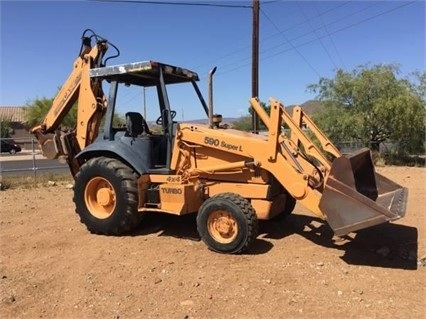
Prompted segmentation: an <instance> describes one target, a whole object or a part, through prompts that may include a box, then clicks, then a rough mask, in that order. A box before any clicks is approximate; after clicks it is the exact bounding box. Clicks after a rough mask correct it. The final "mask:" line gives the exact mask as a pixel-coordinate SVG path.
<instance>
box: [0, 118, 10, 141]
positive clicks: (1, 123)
mask: <svg viewBox="0 0 426 319" xmlns="http://www.w3.org/2000/svg"><path fill="white" fill-rule="evenodd" d="M10 130H11V120H10V119H7V118H3V117H2V118H0V138H8V137H10Z"/></svg>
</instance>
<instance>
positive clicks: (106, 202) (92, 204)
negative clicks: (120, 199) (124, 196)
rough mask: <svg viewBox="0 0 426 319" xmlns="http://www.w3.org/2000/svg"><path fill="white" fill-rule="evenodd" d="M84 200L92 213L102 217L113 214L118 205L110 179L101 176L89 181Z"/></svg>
mask: <svg viewBox="0 0 426 319" xmlns="http://www.w3.org/2000/svg"><path fill="white" fill-rule="evenodd" d="M84 200H85V202H86V206H87V208H88V210H89V212H90V214H92V215H93V216H95V217H97V218H100V219H105V218H108V217H109V216H111V214H112V213H113V212H114V209H115V205H116V195H115V191H114V188H113V187H112V185H111V183H110V182H109V181H108V180H106V179H105V178H103V177H99V176H97V177H94V178H92V179H91V180H90V181H89V182H88V183H87V185H86V189H85V191H84Z"/></svg>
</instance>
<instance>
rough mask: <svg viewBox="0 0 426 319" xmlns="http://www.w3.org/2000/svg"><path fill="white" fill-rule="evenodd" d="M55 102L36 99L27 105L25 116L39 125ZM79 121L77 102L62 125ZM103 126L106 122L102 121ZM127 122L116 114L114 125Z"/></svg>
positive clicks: (28, 120)
mask: <svg viewBox="0 0 426 319" xmlns="http://www.w3.org/2000/svg"><path fill="white" fill-rule="evenodd" d="M52 104H53V98H51V99H48V98H41V99H35V100H34V101H32V102H31V103H29V104H27V106H26V107H25V116H26V120H27V123H28V125H29V126H30V127H33V126H36V125H39V124H41V123H42V122H43V120H44V118H45V116H46V114H47V112H49V110H50V108H51V107H52ZM76 122H77V104H75V105H73V106H72V108H71V110H70V111H69V113H68V114H67V115H66V116H65V118H64V119H63V120H62V123H61V126H62V127H64V128H73V127H74V126H75V124H76ZM101 123H102V124H101V126H102V125H103V123H104V122H101ZM125 123H126V121H125V119H124V116H122V115H119V114H114V117H113V126H115V127H118V126H121V125H124V124H125Z"/></svg>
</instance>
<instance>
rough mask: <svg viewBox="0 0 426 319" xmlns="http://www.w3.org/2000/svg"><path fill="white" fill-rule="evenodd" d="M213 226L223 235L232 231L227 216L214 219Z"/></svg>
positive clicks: (227, 234) (225, 235) (231, 225)
mask: <svg viewBox="0 0 426 319" xmlns="http://www.w3.org/2000/svg"><path fill="white" fill-rule="evenodd" d="M214 227H215V229H216V230H217V231H218V232H219V234H220V235H221V236H224V237H228V236H229V235H230V234H232V233H233V232H234V226H233V222H232V220H230V219H229V218H227V217H220V218H218V219H216V220H215V223H214Z"/></svg>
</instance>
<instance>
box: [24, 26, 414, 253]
mask: <svg viewBox="0 0 426 319" xmlns="http://www.w3.org/2000/svg"><path fill="white" fill-rule="evenodd" d="M82 39H83V40H82V42H83V43H82V47H81V50H80V53H79V55H78V57H77V59H76V61H75V62H74V65H73V69H72V72H71V74H70V76H69V78H68V80H67V81H66V82H65V83H64V85H63V86H62V88H61V90H60V91H59V93H58V94H57V96H56V98H55V99H54V101H53V105H52V107H51V109H50V111H49V112H48V114H47V115H46V117H45V119H44V121H43V123H41V124H40V125H39V126H37V127H35V128H33V129H32V133H33V134H34V135H35V136H36V138H37V140H38V141H39V144H40V146H41V149H42V152H43V154H44V155H45V156H46V157H48V158H50V159H54V158H62V159H65V160H66V161H67V163H68V165H69V168H70V171H71V173H72V175H73V176H74V179H75V186H74V202H75V206H76V212H77V214H78V215H79V216H80V219H81V221H82V223H84V224H85V225H86V227H87V228H88V230H89V231H90V232H92V233H96V234H105V235H120V234H123V233H126V232H129V231H131V230H132V229H134V228H135V227H136V226H138V225H139V224H140V222H141V220H142V219H143V217H144V216H145V215H146V213H147V212H159V213H168V214H174V215H184V214H190V213H197V229H198V232H199V235H200V237H201V239H202V240H203V241H204V242H205V243H206V245H207V246H208V247H209V248H210V249H212V250H214V251H217V252H222V253H241V252H243V251H245V250H246V249H247V248H248V247H249V246H250V244H251V243H253V241H254V240H255V238H256V236H257V234H258V233H257V231H258V220H268V219H272V218H281V217H284V216H286V215H288V214H290V213H291V212H292V211H293V209H294V207H295V204H296V201H298V202H300V203H301V204H303V205H304V206H305V207H306V208H308V209H309V210H310V211H312V213H313V214H315V215H316V216H318V217H320V218H322V219H324V220H326V221H327V223H328V224H329V225H330V226H331V228H332V229H333V231H334V232H335V234H336V235H338V236H341V235H344V234H347V233H349V232H352V231H356V230H359V229H363V228H366V227H370V226H373V225H377V224H381V223H385V222H388V221H392V220H396V219H398V218H401V217H403V216H404V214H405V209H406V201H407V189H406V188H404V187H402V186H400V185H398V184H396V183H394V182H392V181H390V180H389V179H387V178H386V177H384V176H381V175H379V174H377V173H375V170H374V166H373V163H372V160H371V155H370V151H369V150H368V149H363V150H360V151H358V152H356V153H354V154H351V155H349V156H343V155H342V154H341V153H340V152H339V150H338V149H337V148H336V147H335V146H334V145H333V144H332V143H331V141H330V140H329V139H328V138H327V137H326V136H325V135H324V134H323V133H322V132H321V130H320V129H319V128H318V127H317V126H316V125H315V123H314V122H313V121H312V120H311V119H310V118H309V117H308V116H307V115H306V114H305V113H304V111H303V110H302V109H301V108H300V107H296V108H294V110H293V112H292V115H290V114H288V113H287V111H286V109H285V108H284V105H283V104H282V103H281V102H279V101H277V100H275V99H271V100H270V106H271V109H270V114H268V113H267V112H265V110H264V108H262V106H261V104H260V103H259V101H258V99H257V98H252V99H251V100H250V103H251V106H252V108H253V110H254V112H256V113H257V115H258V116H259V118H260V119H261V120H262V122H263V123H264V124H265V126H266V128H267V134H266V135H262V134H253V133H248V132H243V131H239V130H235V129H231V128H228V127H227V126H226V125H223V124H222V123H221V119H222V117H221V116H220V115H218V114H215V113H214V112H213V105H212V103H208V104H207V103H206V102H205V100H204V98H203V96H202V94H201V91H200V89H199V88H198V86H197V83H196V82H197V81H198V80H199V79H198V75H197V73H195V72H193V71H190V70H188V69H185V68H181V67H176V66H172V65H168V64H164V63H159V62H155V61H144V62H134V63H128V64H120V65H111V66H107V65H106V61H107V60H108V59H109V58H105V55H106V52H107V50H108V47H109V46H112V47H114V48H115V49H116V50H117V52H118V49H117V48H116V47H115V46H114V45H112V44H111V43H109V42H108V41H107V40H106V39H104V38H102V37H100V36H98V35H96V34H95V33H94V32H93V31H91V30H90V29H88V30H86V31H85V32H84V33H83V37H82ZM93 41H94V44H93V45H92V43H91V42H93ZM118 53H119V52H118ZM117 55H118V54H116V55H115V56H117ZM214 70H215V69H213V70H212V71H211V72H210V76H209V84H211V81H212V76H213V73H214ZM181 83H186V84H188V83H190V84H192V86H193V89H194V91H195V94H196V96H197V97H198V100H199V103H200V104H201V106H202V108H203V109H204V111H205V113H206V122H205V124H199V123H179V122H178V121H176V120H175V115H176V111H175V110H172V109H171V106H170V104H169V97H168V89H169V88H170V86H171V85H174V84H181ZM103 84H108V85H109V94H108V97H106V96H105V95H104V93H103V88H102V85H103ZM129 86H139V87H142V88H154V90H155V91H156V96H157V97H158V106H159V108H158V110H159V112H158V118H157V121H156V124H157V125H158V126H159V127H161V132H152V131H151V129H150V127H149V126H148V124H147V122H146V120H145V119H144V117H143V116H142V114H141V112H138V111H136V112H135V111H132V112H127V113H126V114H125V116H126V125H125V126H121V127H120V126H118V127H116V126H115V125H114V120H113V118H114V114H115V112H116V111H115V109H116V104H117V103H116V101H117V98H118V96H119V94H118V92H119V91H120V88H121V87H129ZM210 87H211V85H210ZM211 94H212V93H211V90H209V101H212V98H211V97H212V95H211ZM141 104H142V103H141ZM74 105H77V106H76V107H77V108H78V111H77V122H76V126H75V128H73V129H71V130H67V131H61V130H60V129H59V128H60V124H61V120H62V119H63V118H64V116H65V115H66V114H67V113H68V112H69V111H70V109H71V108H72V107H73V106H74ZM140 109H141V111H142V106H141V108H140ZM101 121H102V122H103V124H102V126H101ZM284 126H286V128H287V129H286V130H284ZM306 130H310V132H311V133H312V134H313V135H314V136H315V137H316V139H317V141H318V143H314V142H313V141H312V139H311V138H309V136H308V135H307V134H306Z"/></svg>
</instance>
